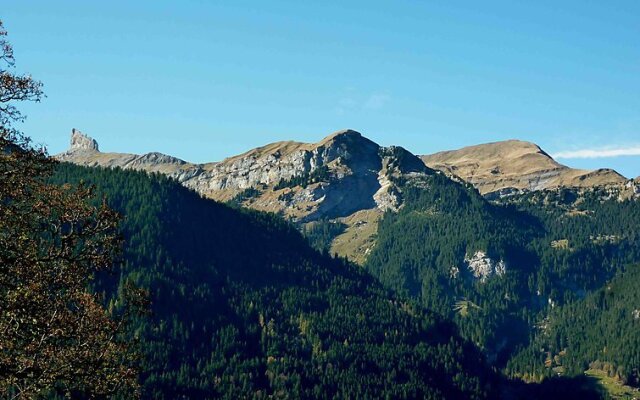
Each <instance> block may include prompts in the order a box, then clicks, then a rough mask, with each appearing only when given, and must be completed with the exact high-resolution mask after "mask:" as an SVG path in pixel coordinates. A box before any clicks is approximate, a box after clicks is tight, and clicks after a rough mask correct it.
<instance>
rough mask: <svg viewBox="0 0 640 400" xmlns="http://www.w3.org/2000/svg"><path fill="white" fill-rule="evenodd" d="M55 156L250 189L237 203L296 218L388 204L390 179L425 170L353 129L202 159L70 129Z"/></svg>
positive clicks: (193, 184)
mask: <svg viewBox="0 0 640 400" xmlns="http://www.w3.org/2000/svg"><path fill="white" fill-rule="evenodd" d="M80 135H81V136H80ZM74 138H77V139H74ZM75 142H78V143H80V145H78V146H76V145H73V143H75ZM57 157H58V158H59V159H60V160H64V161H69V162H73V163H76V164H81V165H88V166H104V167H116V166H117V167H121V168H125V169H126V168H130V169H137V170H144V171H149V172H160V173H164V174H166V175H168V176H171V177H173V178H175V179H177V180H178V181H180V182H181V183H182V184H183V185H185V186H187V187H189V188H192V189H194V190H195V191H197V192H198V193H201V194H202V195H204V196H207V197H210V198H213V199H216V200H223V201H224V200H230V199H232V198H234V197H235V196H238V195H242V194H243V193H246V192H247V189H252V191H251V195H250V196H249V198H246V197H247V196H242V201H243V202H244V204H245V205H247V206H249V207H252V208H256V209H260V210H265V211H273V212H281V213H283V214H285V215H288V216H289V217H292V218H293V219H295V220H298V221H301V222H307V221H313V220H317V219H322V218H339V217H347V216H349V215H351V214H353V213H355V212H357V211H360V210H367V209H376V208H377V209H379V210H386V209H392V210H395V209H397V208H398V207H401V205H402V200H401V195H400V194H401V188H399V187H397V185H396V184H395V183H394V179H393V178H394V177H399V176H406V177H408V178H409V179H411V177H412V176H415V175H420V174H429V173H431V172H432V171H431V170H430V169H429V168H427V167H426V166H425V165H424V164H423V163H422V162H421V161H420V159H418V158H417V157H416V156H414V155H413V154H411V153H409V152H408V151H406V150H404V149H402V148H399V147H390V148H384V147H381V146H379V145H377V144H376V143H374V142H372V141H371V140H369V139H367V138H365V137H363V136H362V135H361V134H360V133H358V132H356V131H353V130H343V131H339V132H336V133H334V134H332V135H330V136H328V137H326V138H325V139H323V140H322V141H320V142H318V143H313V144H311V143H299V142H278V143H272V144H269V145H266V146H263V147H259V148H256V149H253V150H251V151H248V152H246V153H244V154H240V155H238V156H234V157H230V158H227V159H225V160H223V161H221V162H212V163H206V164H192V163H188V162H186V161H183V160H180V159H178V158H175V157H171V156H168V155H165V154H161V153H148V154H144V155H134V154H122V153H102V152H100V151H99V150H98V145H97V142H95V140H93V139H91V138H89V137H88V136H86V135H83V134H80V133H79V131H76V130H74V131H72V147H71V148H70V149H69V150H68V151H67V152H65V153H62V154H60V155H58V156H57Z"/></svg>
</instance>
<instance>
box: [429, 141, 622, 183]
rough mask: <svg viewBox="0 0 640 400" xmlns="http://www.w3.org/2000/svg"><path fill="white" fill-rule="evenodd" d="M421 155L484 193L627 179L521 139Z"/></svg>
mask: <svg viewBox="0 0 640 400" xmlns="http://www.w3.org/2000/svg"><path fill="white" fill-rule="evenodd" d="M421 158H422V160H423V161H424V163H425V164H426V165H427V166H429V167H430V168H433V169H437V170H440V171H444V172H445V173H447V174H450V175H456V176H458V177H460V178H462V179H463V180H465V181H467V182H469V183H471V184H473V185H474V186H475V187H476V188H477V189H478V191H480V193H482V194H485V195H486V194H490V193H493V192H496V193H497V192H501V191H509V190H513V189H519V190H522V189H525V190H541V189H551V188H557V187H592V186H606V185H617V184H622V183H624V182H625V181H626V180H627V179H626V178H625V177H623V176H622V175H620V174H618V173H617V172H616V171H614V170H611V169H599V170H595V171H588V170H581V169H573V168H569V167H567V166H566V165H562V164H560V163H558V162H557V161H556V160H554V159H553V158H552V157H551V156H550V155H549V154H547V153H545V152H544V151H543V150H542V149H541V148H540V147H539V146H538V145H536V144H534V143H530V142H525V141H521V140H506V141H502V142H494V143H486V144H480V145H476V146H469V147H463V148H462V149H459V150H451V151H443V152H440V153H435V154H431V155H424V156H421Z"/></svg>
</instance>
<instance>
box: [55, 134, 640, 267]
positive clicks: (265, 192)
mask: <svg viewBox="0 0 640 400" xmlns="http://www.w3.org/2000/svg"><path fill="white" fill-rule="evenodd" d="M56 158H58V159H59V160H62V161H68V162H72V163H74V164H78V165H84V166H103V167H120V168H123V169H134V170H142V171H146V172H157V173H161V174H164V175H167V176H169V177H172V178H174V179H176V180H177V181H178V182H180V183H181V184H183V185H184V186H186V187H188V188H190V189H193V190H195V191H196V192H198V193H200V194H201V195H203V196H205V197H208V198H211V199H214V200H218V201H231V202H235V203H237V204H239V205H242V206H246V207H250V208H253V209H256V210H260V211H268V212H275V213H278V214H281V215H283V216H285V217H287V218H290V219H291V220H293V221H295V222H297V223H298V224H299V225H301V226H304V227H307V228H309V229H313V226H314V224H317V223H319V222H322V221H331V222H332V223H333V224H334V226H335V228H336V229H334V230H333V231H334V233H333V234H332V235H331V238H330V240H329V242H328V243H327V247H328V249H329V250H330V251H331V252H332V253H335V254H338V255H341V256H345V257H347V258H349V259H351V260H353V261H355V262H358V263H363V262H364V260H365V259H366V257H367V255H368V254H369V253H370V251H371V249H372V248H373V245H374V243H375V238H374V236H375V233H376V231H377V223H378V221H379V219H380V218H381V216H382V215H383V213H384V212H385V211H387V210H391V211H397V210H398V209H399V208H401V207H402V206H403V195H402V192H403V189H402V187H401V185H398V184H397V182H398V181H399V179H400V180H403V181H404V180H407V179H408V180H412V179H416V178H419V177H420V176H426V175H430V174H434V173H444V174H446V175H447V176H449V177H451V178H453V179H454V180H461V181H465V182H468V183H470V184H472V185H473V186H474V187H475V188H476V189H477V190H478V191H479V192H480V193H481V194H483V195H484V196H485V197H486V198H488V199H496V198H501V197H504V196H509V195H513V194H514V193H521V192H526V191H537V190H543V189H554V188H562V187H574V188H593V187H608V188H613V189H615V190H616V191H618V192H620V195H621V196H630V195H631V196H633V195H638V194H640V188H639V185H638V183H639V181H638V180H637V179H636V181H630V180H628V179H626V178H625V177H623V176H622V175H620V174H619V173H617V172H616V171H614V170H611V169H599V170H595V171H588V170H579V169H573V168H569V167H567V166H565V165H562V164H560V163H558V162H557V161H555V160H554V159H553V158H552V157H551V156H549V155H548V154H547V153H546V152H544V151H543V150H542V149H541V148H540V147H539V146H537V145H535V144H533V143H530V142H525V141H519V140H508V141H503V142H496V143H488V144H481V145H477V146H470V147H465V148H462V149H459V150H453V151H446V152H440V153H435V154H431V155H422V156H419V157H418V156H416V155H414V154H412V153H411V152H409V151H407V150H405V149H404V148H402V147H396V146H390V147H382V146H380V145H378V144H376V143H375V142H373V141H371V140H369V139H367V138H366V137H364V136H363V135H362V134H360V133H359V132H357V131H354V130H350V129H346V130H341V131H337V132H335V133H333V134H331V135H329V136H327V137H325V138H324V139H322V140H321V141H319V142H318V143H301V142H294V141H284V142H275V143H271V144H267V145H265V146H262V147H258V148H255V149H252V150H249V151H247V152H245V153H242V154H239V155H236V156H232V157H229V158H226V159H224V160H222V161H218V162H209V163H204V164H195V163H190V162H187V161H184V160H181V159H179V158H176V157H172V156H170V155H166V154H162V153H157V152H152V153H147V154H143V155H136V154H128V153H111V152H109V153H106V152H101V151H100V149H99V145H98V142H97V141H96V140H95V139H93V138H91V137H90V136H88V135H85V134H83V133H82V132H80V131H79V130H76V129H73V130H72V132H71V146H70V148H69V149H68V150H67V151H66V152H64V153H61V154H58V155H56Z"/></svg>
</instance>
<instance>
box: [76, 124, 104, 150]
mask: <svg viewBox="0 0 640 400" xmlns="http://www.w3.org/2000/svg"><path fill="white" fill-rule="evenodd" d="M71 150H94V151H100V150H99V149H98V142H96V141H95V139H93V138H91V137H89V136H88V135H85V134H84V133H82V132H80V131H79V130H77V129H75V128H73V129H72V130H71Z"/></svg>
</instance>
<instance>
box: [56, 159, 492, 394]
mask: <svg viewBox="0 0 640 400" xmlns="http://www.w3.org/2000/svg"><path fill="white" fill-rule="evenodd" d="M53 180H54V181H55V182H57V183H67V182H71V183H77V182H85V183H87V184H91V185H95V186H96V188H97V192H98V193H99V194H101V195H104V196H106V199H107V201H108V202H109V204H110V205H111V206H112V207H113V208H114V209H116V210H118V211H119V212H120V213H121V214H122V215H123V223H122V233H123V235H124V238H125V243H126V245H125V248H124V263H123V266H122V268H121V271H120V274H119V276H101V277H99V279H97V283H96V286H95V288H94V289H95V290H97V291H100V292H104V293H105V294H106V297H107V298H110V299H111V300H110V306H111V307H117V303H118V302H117V296H118V291H119V289H120V288H121V286H122V284H123V282H125V281H126V280H130V279H131V280H133V281H134V282H135V283H137V284H138V285H139V286H141V287H143V288H147V289H149V292H150V296H151V299H150V300H151V303H152V317H151V318H147V319H145V318H141V319H139V320H137V321H136V323H135V324H134V326H132V328H131V334H132V335H136V336H139V337H140V338H141V345H142V351H143V354H144V359H143V371H144V374H143V376H142V383H143V390H144V397H146V398H154V399H162V398H164V399H175V398H229V399H235V398H267V397H269V396H275V397H290V398H385V397H386V398H434V399H436V398H487V397H492V393H493V392H492V380H493V375H492V374H491V372H490V369H488V368H486V365H485V364H484V361H483V356H482V355H481V354H480V353H479V352H478V351H477V350H476V348H475V347H474V346H473V345H472V344H470V343H469V342H466V341H464V340H463V339H461V338H460V337H459V336H458V335H457V333H456V328H455V326H454V325H453V324H451V323H448V322H447V321H446V320H443V319H442V318H440V317H437V316H436V315H434V314H431V313H429V312H425V311H424V310H423V309H422V308H421V307H419V306H417V305H416V304H413V303H411V302H410V301H405V300H403V299H402V298H401V297H397V296H394V295H393V294H391V292H389V291H388V290H387V289H384V288H383V287H382V286H381V285H380V284H379V283H377V281H376V280H375V279H373V278H372V277H371V276H370V275H368V274H367V273H366V272H365V271H364V270H362V269H361V268H357V267H354V266H352V265H350V264H348V263H346V262H344V261H341V260H338V259H333V258H330V257H328V256H326V255H322V254H321V253H318V252H317V251H315V250H313V249H312V248H311V247H310V246H309V245H308V243H307V241H306V240H305V239H304V238H303V236H302V235H301V234H300V233H299V232H298V231H297V230H296V229H295V228H294V227H293V226H292V225H290V224H288V223H286V222H284V221H282V220H281V219H280V218H278V217H276V216H274V215H270V214H264V213H258V212H252V211H240V210H237V209H232V208H229V207H227V206H225V205H223V204H220V203H216V202H213V201H209V200H205V199H202V198H201V197H200V196H199V195H197V194H196V193H194V192H192V191H189V190H187V189H185V188H184V187H182V186H180V185H179V184H178V183H177V182H175V181H172V180H170V179H167V178H164V177H162V176H159V175H153V176H148V175H146V174H145V173H141V172H134V171H122V170H117V169H116V170H107V169H100V168H82V167H77V166H72V165H66V164H62V165H60V166H59V167H58V170H57V173H56V174H55V176H54V177H53Z"/></svg>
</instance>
